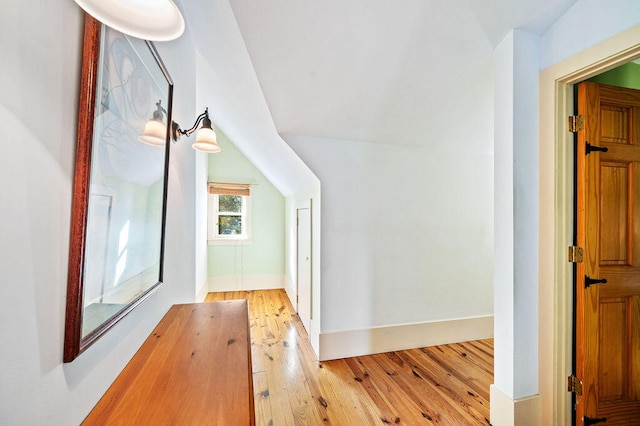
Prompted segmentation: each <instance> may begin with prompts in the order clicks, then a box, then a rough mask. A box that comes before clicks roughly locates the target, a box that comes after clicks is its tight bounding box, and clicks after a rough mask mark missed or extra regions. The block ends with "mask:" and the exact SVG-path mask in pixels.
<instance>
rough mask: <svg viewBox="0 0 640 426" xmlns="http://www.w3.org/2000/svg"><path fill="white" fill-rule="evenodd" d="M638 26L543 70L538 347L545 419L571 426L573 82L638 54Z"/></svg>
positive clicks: (539, 384)
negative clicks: (569, 250)
mask: <svg viewBox="0 0 640 426" xmlns="http://www.w3.org/2000/svg"><path fill="white" fill-rule="evenodd" d="M638 40H640V25H637V26H635V27H632V28H630V29H628V30H626V31H624V32H622V33H620V34H618V35H616V36H614V37H611V38H609V39H607V40H605V41H603V42H601V43H599V44H597V45H595V46H592V47H590V48H588V49H586V50H584V51H582V52H580V53H578V54H576V55H574V56H572V57H570V58H568V59H566V60H564V61H562V62H559V63H558V64H556V65H553V66H552V67H549V68H547V69H545V70H543V71H542V72H541V73H540V98H539V99H540V102H539V108H540V109H539V114H540V135H539V137H540V139H539V149H540V151H539V154H540V157H539V162H540V168H539V180H540V185H539V188H540V207H539V208H540V210H539V232H540V235H539V271H538V272H539V316H538V318H539V319H538V322H539V345H538V347H539V353H538V355H539V356H538V362H539V365H538V371H539V372H540V373H539V382H538V387H539V391H540V397H541V405H542V406H541V408H542V413H541V418H542V422H543V424H557V425H570V424H571V422H572V415H573V412H572V409H571V394H570V393H569V392H567V377H568V376H569V375H570V374H571V370H572V368H571V367H572V321H573V310H572V297H573V296H572V283H573V268H572V264H570V263H569V262H568V261H567V247H568V246H569V245H571V243H572V238H573V207H572V206H573V201H572V200H573V195H574V194H573V192H574V191H573V136H572V134H571V133H569V131H568V120H567V117H568V116H569V115H571V114H572V112H573V85H574V84H575V83H578V82H580V81H583V80H586V79H588V78H590V77H593V76H594V75H597V74H601V73H602V72H604V71H607V70H609V69H611V68H614V67H616V66H619V65H622V64H624V63H626V62H629V61H631V60H633V59H636V58H638V57H640V43H638Z"/></svg>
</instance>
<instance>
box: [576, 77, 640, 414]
mask: <svg viewBox="0 0 640 426" xmlns="http://www.w3.org/2000/svg"><path fill="white" fill-rule="evenodd" d="M578 114H580V115H582V116H583V117H584V123H585V124H584V129H583V130H581V131H579V132H578V142H577V143H578V155H577V159H576V167H577V174H576V197H577V217H576V219H577V244H578V246H579V247H583V248H584V261H583V262H582V263H579V264H578V266H577V275H576V277H577V278H576V286H577V287H576V318H575V320H576V376H577V378H578V379H579V380H581V381H582V395H579V396H577V397H576V424H577V425H578V426H580V425H583V424H595V423H593V422H599V423H601V424H606V425H612V424H615V425H640V91H637V90H630V89H623V88H617V87H611V86H605V85H598V84H596V83H581V84H579V85H578ZM590 147H591V148H590ZM604 149H606V152H604ZM592 280H594V281H592ZM598 280H606V282H604V281H602V282H598ZM605 418H606V423H605V422H604V420H603V419H605Z"/></svg>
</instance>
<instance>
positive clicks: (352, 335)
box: [320, 315, 493, 361]
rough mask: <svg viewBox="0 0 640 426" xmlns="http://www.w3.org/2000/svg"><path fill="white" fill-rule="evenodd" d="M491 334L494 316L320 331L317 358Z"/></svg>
mask: <svg viewBox="0 0 640 426" xmlns="http://www.w3.org/2000/svg"><path fill="white" fill-rule="evenodd" d="M491 337H493V315H488V316H483V317H475V318H463V319H456V320H448V321H435V322H425V323H418V324H406V325H395V326H388V327H375V328H368V329H361V330H346V331H336V332H330V333H321V334H320V360H321V361H326V360H330V359H339V358H349V357H353V356H360V355H371V354H375V353H382V352H390V351H397V350H403V349H413V348H422V347H425V346H436V345H444V344H449V343H458V342H467V341H470V340H480V339H488V338H491Z"/></svg>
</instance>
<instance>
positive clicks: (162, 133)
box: [138, 101, 221, 154]
mask: <svg viewBox="0 0 640 426" xmlns="http://www.w3.org/2000/svg"><path fill="white" fill-rule="evenodd" d="M156 106H157V107H158V108H156V110H155V111H154V112H153V117H152V118H151V120H149V121H147V123H146V124H145V126H144V132H143V133H142V134H141V135H140V136H139V137H138V139H139V140H140V141H141V142H144V143H146V144H149V145H153V146H164V144H165V138H166V135H167V128H166V126H165V123H164V116H165V115H166V114H167V111H166V110H165V109H164V108H163V107H162V105H161V101H158V103H156ZM200 123H202V127H201V128H200V129H199V130H198V133H196V140H195V142H194V143H193V145H191V147H192V148H193V149H195V150H197V151H202V152H208V153H210V154H213V153H216V152H220V151H221V149H220V146H218V142H217V140H216V133H215V132H214V131H213V128H212V127H211V119H210V118H209V108H205V110H204V112H203V113H202V114H200V115H199V116H198V117H197V118H196V122H195V123H194V124H193V126H192V127H191V128H190V129H187V130H182V129H181V128H180V125H179V124H178V123H176V122H175V121H172V122H171V139H172V140H173V142H174V143H175V142H178V140H180V136H182V135H184V136H190V135H191V134H192V133H193V132H195V131H196V129H197V128H198V126H199V125H200Z"/></svg>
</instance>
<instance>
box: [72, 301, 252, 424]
mask: <svg viewBox="0 0 640 426" xmlns="http://www.w3.org/2000/svg"><path fill="white" fill-rule="evenodd" d="M83 424H85V425H93V424H143V425H165V424H166V425H169V424H171V425H225V426H227V425H243V426H244V425H253V424H254V409H253V385H252V375H251V339H250V336H249V318H248V306H247V301H246V300H231V301H224V302H213V303H194V304H184V305H174V306H172V307H171V309H169V311H168V312H167V314H166V315H165V316H164V318H163V319H162V320H161V321H160V323H159V324H158V326H157V327H156V328H155V330H154V331H153V332H152V333H151V335H150V336H149V337H148V338H147V340H146V341H145V342H144V344H143V345H142V346H141V347H140V349H139V350H138V352H137V353H136V354H135V355H134V357H133V358H132V359H131V361H129V363H128V364H127V366H126V367H125V368H124V370H122V373H120V375H119V376H118V377H117V379H116V380H115V381H114V382H113V384H112V385H111V387H110V388H109V389H108V390H107V392H106V393H105V394H104V396H103V397H102V398H101V399H100V401H99V402H98V404H97V405H96V406H95V408H94V409H93V411H91V413H89V416H88V417H87V418H86V419H85V421H84V423H83Z"/></svg>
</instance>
